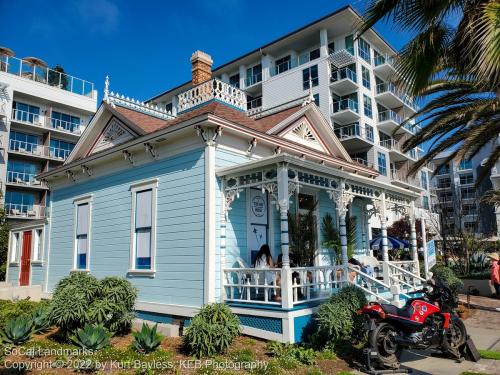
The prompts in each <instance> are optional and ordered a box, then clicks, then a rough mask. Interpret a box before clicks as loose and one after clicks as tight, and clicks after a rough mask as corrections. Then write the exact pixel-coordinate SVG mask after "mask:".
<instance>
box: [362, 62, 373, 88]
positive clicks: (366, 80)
mask: <svg viewBox="0 0 500 375" xmlns="http://www.w3.org/2000/svg"><path fill="white" fill-rule="evenodd" d="M361 77H362V78H363V86H364V87H366V88H367V89H368V90H369V89H370V86H371V85H370V71H369V70H368V69H366V68H365V67H364V66H363V65H361Z"/></svg>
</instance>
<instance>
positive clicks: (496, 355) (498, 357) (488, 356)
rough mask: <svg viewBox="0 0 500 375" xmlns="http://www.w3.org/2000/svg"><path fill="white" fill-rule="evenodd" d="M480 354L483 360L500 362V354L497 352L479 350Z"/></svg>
mask: <svg viewBox="0 0 500 375" xmlns="http://www.w3.org/2000/svg"><path fill="white" fill-rule="evenodd" d="M479 354H481V358H484V359H495V360H497V361H500V352H497V351H495V350H479Z"/></svg>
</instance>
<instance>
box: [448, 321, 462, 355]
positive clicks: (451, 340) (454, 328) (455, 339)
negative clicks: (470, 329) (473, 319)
mask: <svg viewBox="0 0 500 375" xmlns="http://www.w3.org/2000/svg"><path fill="white" fill-rule="evenodd" d="M445 335H446V336H445V337H444V340H443V350H444V351H446V352H448V353H450V354H453V355H457V353H459V350H460V348H461V347H462V345H464V344H465V341H466V340H467V330H466V329H465V325H464V322H462V319H460V318H458V317H453V318H452V319H451V321H450V327H449V328H448V329H447V330H446V334H445Z"/></svg>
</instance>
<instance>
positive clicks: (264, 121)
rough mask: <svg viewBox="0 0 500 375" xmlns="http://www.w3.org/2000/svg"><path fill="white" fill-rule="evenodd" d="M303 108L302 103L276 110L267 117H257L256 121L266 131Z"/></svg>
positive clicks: (262, 130)
mask: <svg viewBox="0 0 500 375" xmlns="http://www.w3.org/2000/svg"><path fill="white" fill-rule="evenodd" d="M301 108H302V105H296V106H294V107H291V108H288V109H285V110H283V111H280V112H276V113H273V114H271V115H268V116H265V117H261V118H259V119H257V120H256V121H255V122H256V123H257V126H258V127H259V128H260V129H261V130H260V131H261V132H264V133H265V132H268V131H269V130H271V129H272V128H274V126H275V125H277V124H279V123H280V122H281V121H283V120H285V119H287V118H288V117H290V116H291V115H293V114H294V113H295V112H297V111H298V110H300V109H301Z"/></svg>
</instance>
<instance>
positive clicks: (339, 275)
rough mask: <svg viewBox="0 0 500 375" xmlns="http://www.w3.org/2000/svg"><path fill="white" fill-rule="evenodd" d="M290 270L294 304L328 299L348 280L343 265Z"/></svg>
mask: <svg viewBox="0 0 500 375" xmlns="http://www.w3.org/2000/svg"><path fill="white" fill-rule="evenodd" d="M290 271H291V272H292V291H293V293H292V295H293V304H294V305H298V304H301V303H307V302H313V301H318V300H322V299H327V298H329V297H330V296H331V295H332V294H333V293H334V292H335V291H336V290H338V289H340V288H341V287H342V286H344V285H345V284H346V281H347V280H346V269H345V268H344V267H342V266H321V267H294V268H291V269H290Z"/></svg>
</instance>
